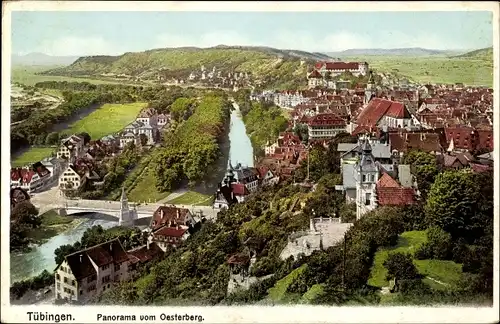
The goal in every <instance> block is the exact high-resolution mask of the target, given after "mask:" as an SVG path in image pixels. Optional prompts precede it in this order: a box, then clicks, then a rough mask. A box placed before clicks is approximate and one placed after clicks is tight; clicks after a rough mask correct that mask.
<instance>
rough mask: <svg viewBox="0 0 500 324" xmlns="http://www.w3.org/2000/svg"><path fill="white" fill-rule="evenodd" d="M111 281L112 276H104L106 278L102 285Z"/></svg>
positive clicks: (103, 279)
mask: <svg viewBox="0 0 500 324" xmlns="http://www.w3.org/2000/svg"><path fill="white" fill-rule="evenodd" d="M110 280H111V278H110V275H107V276H104V277H103V278H102V283H106V282H109V281H110Z"/></svg>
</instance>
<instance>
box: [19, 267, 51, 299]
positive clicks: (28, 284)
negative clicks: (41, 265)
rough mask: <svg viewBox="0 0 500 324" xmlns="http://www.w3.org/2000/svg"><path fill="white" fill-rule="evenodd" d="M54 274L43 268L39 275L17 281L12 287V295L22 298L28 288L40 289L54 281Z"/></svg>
mask: <svg viewBox="0 0 500 324" xmlns="http://www.w3.org/2000/svg"><path fill="white" fill-rule="evenodd" d="M54 281H55V280H54V274H52V273H50V272H48V271H47V270H43V271H42V273H40V274H39V275H38V276H36V277H33V278H31V279H26V280H22V281H17V282H14V283H13V284H12V286H11V287H10V293H11V296H12V297H14V298H15V299H19V298H21V297H22V296H23V295H24V294H25V293H26V292H27V291H28V290H30V289H31V290H38V289H42V288H44V287H47V286H49V285H52V284H53V283H54Z"/></svg>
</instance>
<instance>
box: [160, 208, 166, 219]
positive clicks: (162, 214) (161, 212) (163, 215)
mask: <svg viewBox="0 0 500 324" xmlns="http://www.w3.org/2000/svg"><path fill="white" fill-rule="evenodd" d="M160 216H161V219H163V217H165V212H164V211H163V208H162V209H160Z"/></svg>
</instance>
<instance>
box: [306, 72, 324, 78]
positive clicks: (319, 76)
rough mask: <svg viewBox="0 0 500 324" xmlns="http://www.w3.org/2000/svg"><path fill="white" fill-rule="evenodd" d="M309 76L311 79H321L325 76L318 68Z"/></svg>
mask: <svg viewBox="0 0 500 324" xmlns="http://www.w3.org/2000/svg"><path fill="white" fill-rule="evenodd" d="M307 77H308V78H311V79H321V78H323V76H322V75H321V73H319V72H318V71H317V70H313V71H312V72H311V73H310V74H309V75H308V76H307Z"/></svg>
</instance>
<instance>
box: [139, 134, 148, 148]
mask: <svg viewBox="0 0 500 324" xmlns="http://www.w3.org/2000/svg"><path fill="white" fill-rule="evenodd" d="M139 139H140V141H141V146H146V144H147V143H148V137H147V136H146V134H140V135H139Z"/></svg>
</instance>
